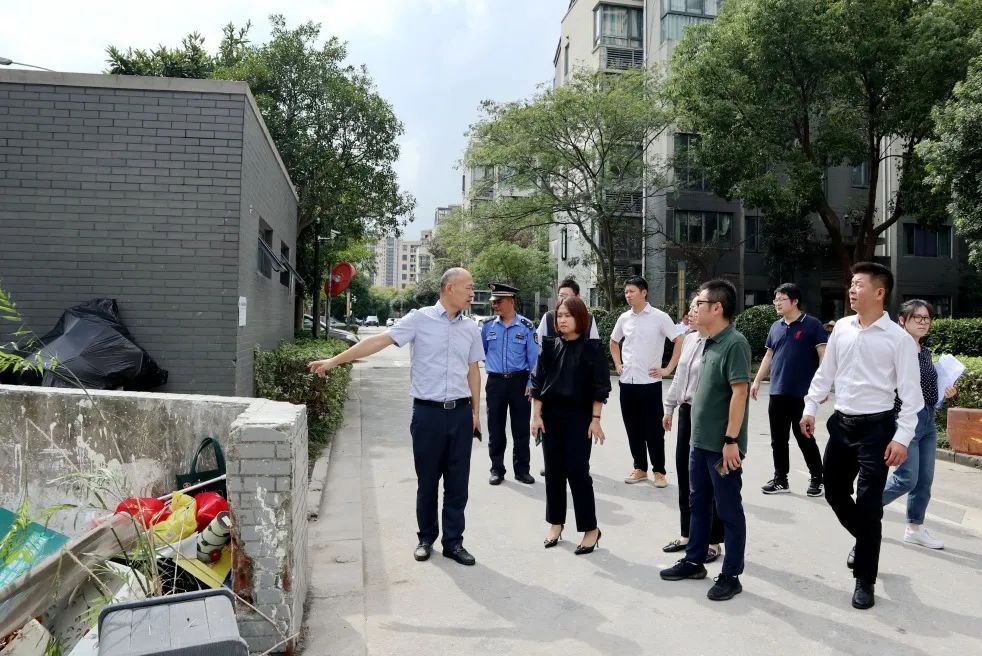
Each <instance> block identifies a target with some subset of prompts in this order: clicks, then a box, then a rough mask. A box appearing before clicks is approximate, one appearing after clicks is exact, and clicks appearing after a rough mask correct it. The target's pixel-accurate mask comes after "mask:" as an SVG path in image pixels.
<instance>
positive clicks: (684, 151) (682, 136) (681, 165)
mask: <svg viewBox="0 0 982 656" xmlns="http://www.w3.org/2000/svg"><path fill="white" fill-rule="evenodd" d="M698 143H699V135H697V134H686V133H679V134H676V135H675V160H674V168H675V184H676V186H677V187H678V188H679V189H688V190H693V191H709V183H708V182H706V177H705V176H704V175H703V174H702V171H701V170H700V169H699V167H698V166H696V163H695V161H694V158H695V155H694V154H693V151H694V150H695V147H696V144H698Z"/></svg>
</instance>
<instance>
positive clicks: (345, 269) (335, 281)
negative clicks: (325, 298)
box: [324, 262, 355, 297]
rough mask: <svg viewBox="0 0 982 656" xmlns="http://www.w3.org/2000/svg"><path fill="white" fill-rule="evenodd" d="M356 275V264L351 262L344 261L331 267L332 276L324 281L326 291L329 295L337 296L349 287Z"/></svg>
mask: <svg viewBox="0 0 982 656" xmlns="http://www.w3.org/2000/svg"><path fill="white" fill-rule="evenodd" d="M354 277H355V265H354V264H352V263H351V262H342V263H341V264H338V265H337V266H336V267H334V268H333V269H331V277H330V278H328V279H327V282H325V283H324V293H325V294H327V295H329V296H332V297H333V296H337V295H338V294H340V293H341V292H343V291H344V290H346V289H347V288H348V285H350V284H351V279H352V278H354Z"/></svg>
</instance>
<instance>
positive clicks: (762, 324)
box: [733, 303, 777, 358]
mask: <svg viewBox="0 0 982 656" xmlns="http://www.w3.org/2000/svg"><path fill="white" fill-rule="evenodd" d="M775 321H777V313H776V312H775V311H774V306H773V305H771V304H770V303H768V304H767V305H755V306H753V307H751V308H747V309H746V310H744V311H743V312H741V313H740V314H738V315H737V317H736V319H735V320H734V321H733V327H734V328H736V329H737V330H739V331H740V332H741V333H743V336H744V337H746V338H747V341H748V342H750V351H751V352H752V354H753V356H754V357H755V358H760V357H763V355H764V353H765V352H766V350H767V347H766V346H764V345H765V344H766V343H767V333H768V332H769V331H770V329H771V325H772V324H773V323H774V322H775Z"/></svg>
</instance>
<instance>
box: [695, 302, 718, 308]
mask: <svg viewBox="0 0 982 656" xmlns="http://www.w3.org/2000/svg"><path fill="white" fill-rule="evenodd" d="M703 303H705V304H706V305H712V304H713V303H719V301H696V306H697V307H698V306H700V305H702V304H703Z"/></svg>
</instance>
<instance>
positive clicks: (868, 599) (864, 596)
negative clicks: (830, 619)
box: [852, 579, 875, 610]
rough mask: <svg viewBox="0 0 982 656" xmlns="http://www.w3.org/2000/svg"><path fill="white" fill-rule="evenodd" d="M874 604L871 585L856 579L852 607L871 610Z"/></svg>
mask: <svg viewBox="0 0 982 656" xmlns="http://www.w3.org/2000/svg"><path fill="white" fill-rule="evenodd" d="M874 603H875V602H874V599H873V584H872V583H866V582H865V581H860V580H859V579H856V591H855V592H853V593H852V607H853V608H858V609H859V610H866V609H867V608H872V607H873V604H874Z"/></svg>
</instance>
